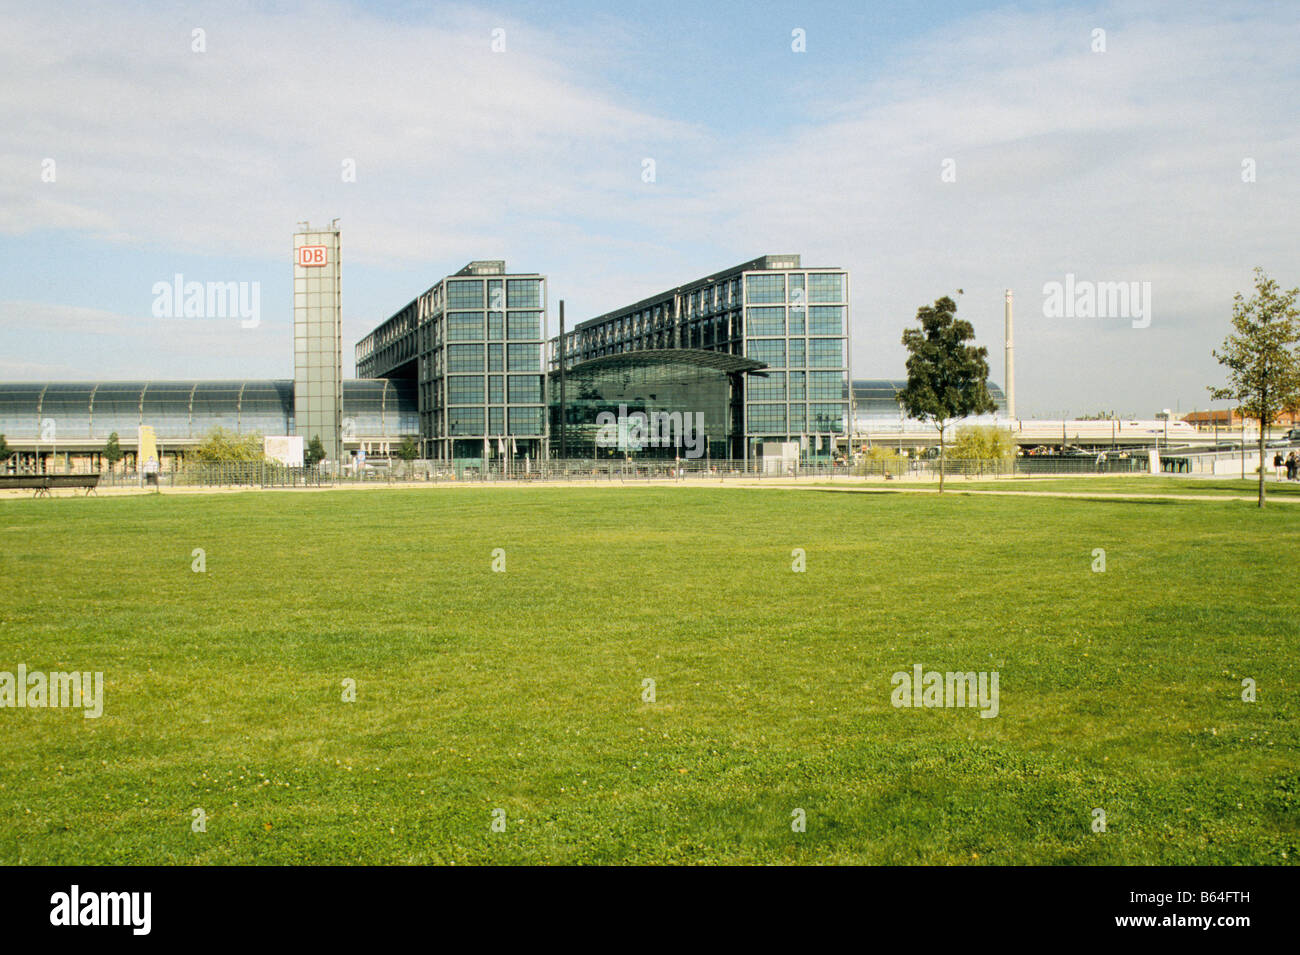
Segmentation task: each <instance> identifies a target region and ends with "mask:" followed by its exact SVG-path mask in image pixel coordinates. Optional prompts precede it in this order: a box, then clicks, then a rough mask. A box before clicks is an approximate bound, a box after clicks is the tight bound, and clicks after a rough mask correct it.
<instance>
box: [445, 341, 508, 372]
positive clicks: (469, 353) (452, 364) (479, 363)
mask: <svg viewBox="0 0 1300 955" xmlns="http://www.w3.org/2000/svg"><path fill="white" fill-rule="evenodd" d="M495 347H497V348H500V347H501V346H500V345H497V346H495ZM447 370H448V371H482V370H483V346H482V345H448V346H447Z"/></svg>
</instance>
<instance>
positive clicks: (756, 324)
mask: <svg viewBox="0 0 1300 955" xmlns="http://www.w3.org/2000/svg"><path fill="white" fill-rule="evenodd" d="M745 334H747V335H784V334H785V309H784V308H783V307H780V306H777V307H775V308H771V307H769V308H747V309H745Z"/></svg>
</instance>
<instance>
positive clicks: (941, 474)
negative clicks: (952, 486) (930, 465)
mask: <svg viewBox="0 0 1300 955" xmlns="http://www.w3.org/2000/svg"><path fill="white" fill-rule="evenodd" d="M943 460H944V459H943V425H940V426H939V493H940V494H942V493H943Z"/></svg>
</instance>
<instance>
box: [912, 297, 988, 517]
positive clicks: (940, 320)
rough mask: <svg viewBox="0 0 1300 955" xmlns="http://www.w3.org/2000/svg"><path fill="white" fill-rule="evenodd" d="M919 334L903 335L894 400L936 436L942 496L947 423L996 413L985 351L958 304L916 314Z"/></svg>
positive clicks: (948, 302)
mask: <svg viewBox="0 0 1300 955" xmlns="http://www.w3.org/2000/svg"><path fill="white" fill-rule="evenodd" d="M916 320H917V321H918V322H920V323H921V327H920V328H909V329H907V330H906V331H905V332H903V344H904V345H905V346H907V351H908V357H907V387H906V388H904V389H903V390H902V391H901V392H899V395H898V400H899V403H900V404H902V406H903V408H904V410H905V411H906V412H907V414H908V415H909V416H911V417H913V418H916V419H917V420H918V421H929V422H931V423H932V424H933V425H934V426H935V427H936V428H937V429H938V431H939V493H940V494H942V493H943V467H944V449H943V439H944V432H945V430H946V429H947V427H948V423H949V422H950V421H954V420H957V419H960V418H965V417H968V416H970V415H973V414H991V413H992V412H994V411H996V410H997V404H996V403H995V402H994V401H993V396H992V395H990V394H989V387H988V380H989V363H988V349H987V348H979V347H976V346H975V345H971V344H968V342H971V341H974V339H975V329H974V327H973V326H972V325H971V323H970V322H968V321H965V320H964V319H959V318H957V303H956V302H954V301H953V300H952V299H950V298H949V297H948V296H946V295H945V296H944V297H943V298H941V299H938V300H936V301H935V303H934V304H933V305H924V306H922V307H921V308H919V309H917V311H916Z"/></svg>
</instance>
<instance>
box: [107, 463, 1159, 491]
mask: <svg viewBox="0 0 1300 955" xmlns="http://www.w3.org/2000/svg"><path fill="white" fill-rule="evenodd" d="M1148 468H1149V462H1148V458H1147V456H1146V455H1141V456H1135V457H1127V458H1121V457H1109V456H1106V457H1102V458H1098V457H1095V456H1091V455H1090V456H1086V457H1085V456H1072V455H1064V456H1060V455H1043V456H1029V455H1026V456H1021V457H1017V458H1014V459H1011V460H1006V461H966V460H957V459H949V460H946V461H945V462H944V467H943V472H944V475H945V477H949V478H968V479H974V478H1018V477H1030V476H1036V475H1053V474H1060V475H1082V474H1137V473H1146V472H1147V470H1148ZM938 476H939V461H938V460H937V459H929V458H922V459H884V460H865V461H860V462H858V463H856V464H840V463H832V462H829V461H818V462H811V463H805V464H799V465H797V466H788V467H786V468H785V469H781V468H775V467H772V462H768V463H766V464H765V463H764V462H763V461H762V460H756V461H708V460H703V459H700V460H681V461H673V460H640V461H636V460H633V461H627V460H618V461H612V460H592V459H585V460H569V461H543V462H540V463H539V462H536V461H529V460H517V461H516V460H507V461H501V460H497V461H487V462H483V461H481V460H477V459H473V460H468V461H459V462H441V461H410V462H403V461H394V462H392V463H385V464H382V465H374V464H371V465H367V466H366V467H364V468H360V469H354V468H345V469H342V470H329V469H326V468H289V467H284V466H281V465H278V464H275V463H273V462H239V461H229V462H221V463H205V464H198V463H193V464H188V465H186V466H185V467H184V468H182V469H180V470H177V471H174V472H173V471H166V472H163V473H161V474H159V475H158V476H157V483H158V486H159V487H176V488H182V487H212V488H218V487H259V488H293V487H346V486H354V485H377V484H378V485H405V484H439V483H446V484H464V483H480V484H487V483H494V482H516V483H529V482H542V481H547V482H550V481H561V482H624V483H626V482H637V481H689V480H715V481H726V480H736V479H744V480H754V479H763V480H778V481H779V480H788V479H791V478H801V479H814V480H838V479H849V478H883V479H893V480H909V481H933V480H937V479H938ZM100 483H101V486H103V487H140V486H142V485H143V486H150V487H151V486H153V485H152V484H151V483H150V484H144V483H143V482H142V481H141V476H140V475H139V474H137V473H134V472H127V473H117V474H104V475H103V476H102V478H101V480H100Z"/></svg>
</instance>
